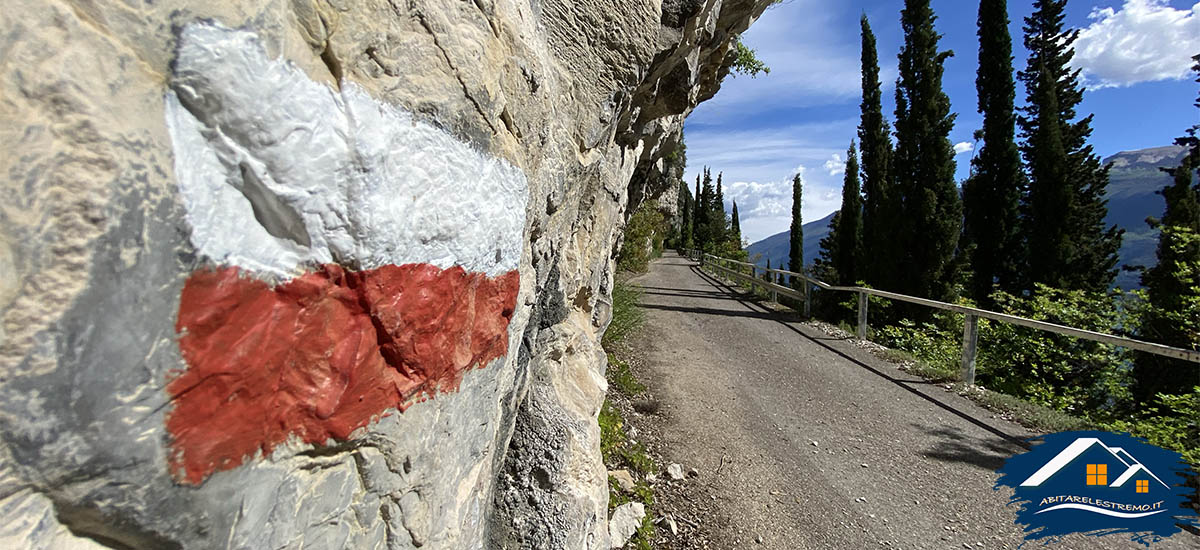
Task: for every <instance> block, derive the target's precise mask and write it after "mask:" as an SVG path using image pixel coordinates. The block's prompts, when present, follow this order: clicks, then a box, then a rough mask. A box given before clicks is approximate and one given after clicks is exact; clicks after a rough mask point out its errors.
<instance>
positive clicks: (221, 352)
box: [164, 23, 528, 484]
mask: <svg viewBox="0 0 1200 550" xmlns="http://www.w3.org/2000/svg"><path fill="white" fill-rule="evenodd" d="M164 105H165V111H166V112H165V115H166V122H167V128H168V130H169V132H170V134H171V140H172V144H173V147H174V153H175V176H176V178H177V179H178V182H179V192H180V196H181V198H182V201H183V204H184V205H185V206H186V208H187V219H188V224H189V226H190V229H191V235H190V240H191V242H192V244H193V246H195V248H196V251H197V252H198V254H199V256H200V257H202V258H204V259H205V260H206V261H207V262H209V263H210V265H216V266H218V267H217V268H215V269H202V270H199V271H197V272H195V273H193V274H191V276H190V277H189V279H188V280H187V282H186V284H185V285H184V288H183V291H182V295H181V296H180V304H179V316H178V319H177V324H176V330H177V331H178V333H179V347H180V350H181V353H182V355H183V359H184V361H185V362H186V363H187V365H186V368H185V369H183V370H182V371H180V372H177V373H174V374H173V375H172V376H171V378H170V379H169V380H168V381H167V393H168V394H169V395H170V397H171V400H172V404H173V408H172V410H171V411H170V412H169V413H168V414H167V417H166V429H167V432H168V436H169V445H170V449H169V452H168V464H167V465H166V467H167V468H169V469H170V471H171V473H172V475H174V476H175V479H177V480H179V481H180V482H181V483H188V484H199V483H201V482H203V481H204V480H205V479H206V478H207V477H208V476H209V475H211V474H212V473H214V472H216V471H220V470H228V469H231V468H235V467H238V466H240V465H242V464H244V463H245V462H246V461H247V460H248V459H250V458H252V457H254V456H256V455H258V454H260V453H261V454H262V455H264V456H266V455H268V454H270V453H271V452H272V450H274V449H276V448H277V447H278V446H279V445H280V444H282V443H284V442H286V441H288V440H289V439H291V438H296V439H298V440H299V441H301V442H304V443H308V444H312V445H323V444H325V443H327V442H329V441H331V440H334V441H337V440H346V439H348V438H350V437H351V433H352V432H354V431H355V430H357V429H359V428H363V427H364V426H366V427H368V428H369V425H370V424H371V422H372V419H376V418H378V417H379V416H380V415H385V414H388V411H391V410H398V411H403V410H404V409H405V408H407V407H408V406H409V405H410V404H412V403H413V402H414V401H415V400H418V399H424V398H427V397H431V396H433V395H436V394H437V393H438V392H446V391H454V390H456V389H457V388H458V386H459V383H460V382H461V381H462V378H463V376H464V373H465V372H466V371H467V370H470V369H472V368H480V367H484V366H486V365H488V364H489V363H490V362H492V361H493V360H496V359H500V358H503V357H506V356H507V354H508V343H509V338H510V334H509V328H510V327H509V324H510V322H511V321H512V319H513V316H514V311H515V307H516V303H517V294H518V292H519V287H520V274H519V266H520V259H521V256H522V254H523V250H524V246H525V242H524V234H525V209H526V204H527V200H528V183H527V181H526V179H525V175H524V174H523V173H522V172H521V171H520V170H519V169H517V168H516V167H514V166H512V165H511V164H509V163H507V162H505V161H504V160H503V159H499V158H496V157H493V156H491V155H488V154H486V153H483V152H480V151H478V150H476V149H475V148H473V147H471V146H470V145H468V144H466V143H464V142H462V141H460V140H459V139H457V138H456V137H454V136H452V135H450V134H449V133H447V132H445V131H443V130H441V129H439V128H437V127H435V126H433V125H431V124H428V123H426V122H423V121H421V120H417V119H414V118H413V116H412V115H411V114H410V113H408V112H406V111H404V110H403V109H400V108H398V107H395V106H392V105H389V104H386V103H382V102H379V101H377V100H376V99H374V98H373V97H371V96H370V95H369V94H368V93H367V92H366V91H365V90H363V89H361V88H359V87H358V86H357V85H355V84H354V83H353V82H350V81H343V82H342V86H341V87H340V89H336V90H335V89H333V88H330V87H329V86H326V85H324V84H321V83H317V82H314V81H312V80H310V79H309V78H308V77H307V76H306V75H305V73H304V72H303V71H301V70H300V69H298V68H296V67H295V66H293V65H291V64H289V63H287V62H285V61H283V60H279V59H272V58H270V57H268V55H267V54H266V52H265V50H264V49H263V47H262V44H261V42H260V41H259V39H258V37H257V36H255V35H254V34H253V33H251V32H248V31H243V30H234V29H229V28H225V27H222V26H220V25H219V24H213V23H195V24H190V25H187V26H186V27H184V28H183V30H182V31H181V34H180V40H179V50H178V52H177V55H176V60H175V64H174V73H173V74H172V80H171V89H170V90H169V91H168V92H167V94H166V97H165V101H164ZM288 106H299V107H296V108H289V107H288ZM347 265H353V266H357V267H356V269H357V271H349V270H346V269H344V268H343V267H340V266H347ZM312 266H321V267H319V268H317V269H316V270H313V268H312ZM267 281H272V282H276V284H269V283H268V282H267Z"/></svg>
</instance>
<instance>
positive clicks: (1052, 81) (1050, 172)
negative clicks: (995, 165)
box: [1017, 0, 1124, 291]
mask: <svg viewBox="0 0 1200 550" xmlns="http://www.w3.org/2000/svg"><path fill="white" fill-rule="evenodd" d="M1066 4H1067V2H1066V0H1035V1H1034V4H1033V6H1034V12H1033V14H1031V15H1030V16H1029V17H1026V18H1025V27H1024V30H1025V48H1026V49H1027V50H1029V61H1028V64H1027V66H1026V70H1025V71H1022V72H1020V73H1018V78H1019V79H1020V80H1021V81H1022V82H1024V83H1025V88H1026V98H1027V101H1026V103H1027V105H1026V106H1025V107H1024V108H1022V113H1023V114H1022V115H1021V116H1020V117H1018V119H1017V122H1018V124H1019V125H1020V127H1021V137H1022V138H1023V140H1024V142H1023V144H1022V147H1021V154H1022V155H1023V156H1024V157H1025V162H1026V164H1027V165H1028V166H1029V176H1030V177H1029V192H1028V196H1027V198H1026V201H1027V204H1026V205H1024V208H1025V209H1026V211H1027V217H1028V221H1029V223H1028V224H1026V229H1025V233H1026V235H1025V240H1026V242H1027V243H1028V248H1027V250H1028V253H1029V260H1028V266H1029V267H1028V276H1029V277H1028V278H1029V281H1027V283H1026V286H1032V284H1033V283H1044V284H1047V285H1050V286H1055V287H1059V288H1065V289H1071V290H1092V291H1103V290H1106V289H1107V288H1108V287H1109V286H1110V285H1111V284H1112V282H1113V279H1114V278H1115V277H1116V274H1117V270H1116V265H1117V259H1118V258H1117V250H1118V249H1119V248H1120V246H1121V235H1122V233H1124V231H1122V230H1120V229H1118V228H1117V227H1116V226H1111V227H1108V228H1105V223H1104V217H1105V215H1106V214H1107V213H1108V201H1107V200H1106V199H1105V193H1106V191H1105V190H1106V188H1107V187H1108V167H1106V166H1103V165H1101V164H1100V158H1099V157H1097V156H1096V154H1095V152H1094V151H1093V149H1092V146H1091V145H1089V144H1088V143H1087V140H1088V138H1089V137H1091V133H1092V127H1091V124H1092V116H1091V115H1088V116H1086V117H1083V118H1080V119H1078V120H1076V118H1077V113H1076V109H1077V107H1078V106H1079V104H1080V102H1082V101H1083V88H1082V86H1081V85H1080V83H1079V70H1072V69H1071V68H1070V62H1071V59H1072V58H1073V57H1074V56H1075V50H1074V46H1073V44H1074V43H1075V40H1076V39H1077V38H1078V37H1079V31H1078V30H1064V29H1063V18H1064V14H1063V11H1064V9H1065V8H1066ZM1047 111H1051V112H1047ZM1047 124H1054V125H1056V126H1057V127H1058V128H1057V129H1051V128H1046V127H1045V125H1047ZM1045 140H1051V142H1046V141H1045ZM1053 141H1060V142H1061V150H1060V149H1059V145H1057V144H1055V143H1053ZM1041 157H1049V158H1041ZM1068 196H1069V198H1067V197H1068ZM1043 200H1045V201H1050V203H1048V204H1040V203H1039V201H1043ZM1064 203H1065V204H1066V206H1067V209H1065V210H1062V209H1056V208H1055V207H1056V206H1061V205H1063V204H1064Z"/></svg>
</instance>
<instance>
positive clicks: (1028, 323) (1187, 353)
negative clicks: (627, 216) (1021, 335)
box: [687, 250, 1200, 384]
mask: <svg viewBox="0 0 1200 550" xmlns="http://www.w3.org/2000/svg"><path fill="white" fill-rule="evenodd" d="M687 255H688V257H689V258H690V259H692V260H694V261H697V262H699V263H700V265H701V267H711V268H713V269H714V270H715V271H716V272H718V273H719V274H721V275H724V276H725V277H727V278H729V279H732V280H737V281H741V282H744V283H748V284H750V285H751V286H758V287H761V288H763V289H764V290H766V292H767V293H768V294H769V295H770V297H771V300H772V301H778V297H779V296H787V297H789V298H792V299H794V300H797V301H800V302H801V303H802V304H803V307H804V316H805V317H809V316H811V314H812V305H811V304H812V288H813V287H817V288H820V289H822V290H830V291H836V292H854V293H857V294H858V337H859V338H860V339H863V340H866V339H867V309H868V300H867V297H868V296H878V297H880V298H887V299H890V300H898V301H901V302H908V303H910V304H917V305H922V306H925V307H931V308H934V309H940V310H943V311H953V312H955V313H961V314H963V315H964V316H965V320H964V323H963V344H962V378H963V382H965V383H966V384H974V383H975V357H976V354H977V352H978V350H979V319H980V318H983V319H991V320H993V321H1000V322H1002V323H1008V324H1012V325H1017V326H1022V327H1029V328H1033V329H1038V330H1044V331H1047V332H1053V333H1055V334H1062V335H1065V336H1073V337H1075V338H1082V339H1084V340H1091V341H1094V342H1101V343H1104V344H1111V345H1114V346H1119V347H1124V348H1129V349H1133V350H1137V351H1144V352H1146V353H1153V354H1155V355H1162V356H1164V357H1171V358H1174V359H1182V360H1184V361H1191V362H1194V363H1200V351H1196V350H1189V349H1183V348H1176V347H1171V346H1164V345H1162V344H1155V343H1153V342H1143V341H1141V340H1134V339H1132V338H1124V337H1121V336H1114V335H1112V334H1104V333H1102V332H1094V331H1090V330H1084V329H1080V328H1074V327H1068V326H1064V325H1057V324H1054V323H1047V322H1045V321H1037V320H1034V319H1026V318H1025V317H1018V316H1016V315H1009V314H1007V313H998V312H995V311H988V310H986V309H979V308H974V307H967V306H960V305H957V304H948V303H945V302H939V301H937V300H929V299H926V298H918V297H916V296H908V295H905V294H897V293H895V292H888V291H886V290H877V289H874V288H863V287H858V286H834V285H831V284H828V283H825V282H822V281H819V280H817V279H814V278H812V277H809V276H808V275H805V274H803V273H794V272H791V271H786V270H783V269H766V268H764V267H761V266H758V265H755V264H752V263H747V262H739V261H735V260H730V259H727V258H721V257H718V256H713V255H712V254H705V253H701V252H698V251H695V250H691V251H687ZM734 266H740V267H741V268H743V269H742V270H738V269H735V268H734ZM745 268H749V270H750V274H749V275H747V274H746V273H744V270H745ZM759 272H761V273H763V274H764V275H766V274H770V277H769V278H770V279H771V280H770V281H767V280H763V279H761V278H760V277H759V275H758V274H759ZM797 279H798V280H800V281H801V284H800V285H796V284H790V285H787V286H785V285H783V284H779V283H781V282H789V283H792V282H794V281H795V280H797ZM796 286H800V287H801V290H796V289H795V287H796Z"/></svg>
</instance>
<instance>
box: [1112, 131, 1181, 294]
mask: <svg viewBox="0 0 1200 550" xmlns="http://www.w3.org/2000/svg"><path fill="white" fill-rule="evenodd" d="M1185 151H1186V150H1185V149H1184V148H1183V147H1176V146H1169V147H1154V148H1152V149H1142V150H1140V151H1126V152H1123V153H1117V154H1115V155H1113V156H1111V157H1108V158H1106V159H1104V162H1105V164H1109V163H1111V164H1112V170H1111V171H1110V172H1109V182H1108V217H1107V218H1105V220H1106V221H1107V222H1108V223H1109V224H1110V225H1111V224H1116V225H1117V226H1118V227H1120V228H1122V229H1124V230H1125V238H1124V240H1123V241H1122V242H1121V252H1120V254H1121V263H1122V264H1124V265H1143V266H1146V267H1151V266H1153V265H1154V264H1155V263H1157V260H1156V259H1155V250H1156V248H1157V247H1158V231H1156V230H1153V229H1150V226H1148V225H1146V218H1147V217H1150V216H1153V217H1156V218H1158V217H1162V215H1163V210H1164V209H1165V208H1166V203H1165V202H1163V198H1162V195H1159V194H1158V193H1157V192H1158V191H1159V190H1161V189H1162V188H1163V187H1165V186H1167V185H1170V183H1171V176H1168V175H1167V174H1166V173H1164V172H1163V171H1162V170H1159V168H1171V167H1175V166H1179V162H1180V161H1181V160H1183V155H1184V152H1185ZM1117 286H1119V287H1121V288H1125V289H1133V288H1139V287H1140V286H1141V282H1140V281H1139V280H1138V274H1137V273H1128V272H1124V271H1122V272H1120V273H1118V274H1117Z"/></svg>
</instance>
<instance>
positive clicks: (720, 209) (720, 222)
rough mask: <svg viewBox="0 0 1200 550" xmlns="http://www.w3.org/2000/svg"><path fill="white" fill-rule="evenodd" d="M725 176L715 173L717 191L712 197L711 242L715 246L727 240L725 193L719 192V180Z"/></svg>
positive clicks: (727, 226) (721, 173)
mask: <svg viewBox="0 0 1200 550" xmlns="http://www.w3.org/2000/svg"><path fill="white" fill-rule="evenodd" d="M724 175H725V174H724V173H723V172H718V173H717V191H716V194H715V195H713V218H712V219H713V228H712V234H713V241H714V242H715V243H716V244H721V243H724V242H725V241H727V240H729V225H728V224H727V223H726V221H727V220H728V218H727V217H726V216H725V192H724V191H722V190H721V178H722V176H724Z"/></svg>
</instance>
